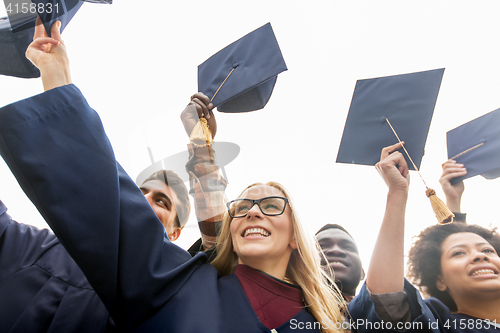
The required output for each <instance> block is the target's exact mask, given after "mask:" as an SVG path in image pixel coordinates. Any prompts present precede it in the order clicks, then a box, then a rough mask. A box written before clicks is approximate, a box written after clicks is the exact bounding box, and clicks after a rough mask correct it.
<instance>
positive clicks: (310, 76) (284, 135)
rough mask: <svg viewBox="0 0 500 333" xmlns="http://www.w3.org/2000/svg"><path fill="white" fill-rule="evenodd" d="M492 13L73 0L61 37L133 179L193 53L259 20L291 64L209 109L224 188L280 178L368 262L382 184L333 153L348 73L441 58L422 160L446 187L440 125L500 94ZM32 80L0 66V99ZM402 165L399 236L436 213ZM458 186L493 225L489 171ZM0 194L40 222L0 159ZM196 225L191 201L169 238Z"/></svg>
mask: <svg viewBox="0 0 500 333" xmlns="http://www.w3.org/2000/svg"><path fill="white" fill-rule="evenodd" d="M2 9H3V8H2ZM2 9H0V17H1V16H5V15H2V14H4V13H3V12H2ZM499 21H500V2H498V1H496V0H493V1H456V0H444V1H435V0H432V1H401V0H390V1H379V0H376V1H374V0H365V1H339V0H320V1H294V0H288V1H269V0H267V1H261V0H253V1H249V2H248V1H247V2H241V1H222V0H220V1H210V2H209V1H175V2H173V1H158V0H154V1H153V0H149V1H131V0H115V3H114V4H113V5H96V4H91V3H86V4H84V5H83V7H82V8H81V9H80V11H79V12H78V13H77V15H76V16H75V18H74V19H73V21H72V22H71V23H70V24H69V26H68V27H67V29H66V31H65V32H64V33H63V38H64V41H65V44H66V45H67V48H68V52H69V56H70V60H71V69H72V77H73V82H74V83H75V84H76V85H77V86H78V87H79V88H80V89H81V90H82V92H83V93H84V95H85V96H86V97H87V100H88V102H89V103H90V105H91V106H92V107H93V108H95V109H96V110H97V111H98V112H99V114H100V115H101V118H102V121H103V123H104V127H105V129H106V131H107V133H108V136H109V138H110V140H111V143H112V144H113V147H114V149H115V153H116V156H117V159H118V161H119V162H120V163H121V164H122V165H123V166H124V167H125V169H126V170H127V171H128V172H129V174H130V175H131V176H132V177H133V178H135V177H136V176H137V175H138V174H139V173H140V172H141V171H142V170H143V169H144V168H146V167H147V166H148V165H149V164H150V159H149V156H148V154H147V146H150V147H151V148H152V151H153V154H154V157H155V159H156V160H160V159H163V158H165V157H167V156H170V155H173V154H175V153H178V152H181V151H184V150H185V149H186V143H187V136H186V134H185V133H184V130H183V127H182V124H181V122H180V119H179V114H180V112H181V111H182V110H183V108H184V106H185V105H186V104H187V103H188V102H189V97H190V96H191V95H192V94H193V93H194V92H196V91H197V66H198V65H199V64H200V63H202V62H203V61H204V60H205V59H207V58H208V57H209V56H211V55H212V54H213V53H215V52H217V51H218V50H219V49H221V48H223V47H224V46H226V45H227V44H230V43H231V42H233V41H234V40H236V39H238V38H240V37H242V36H243V35H245V34H247V33H248V32H250V31H252V30H254V29H256V28H258V27H260V26H262V25H263V24H265V23H267V22H271V24H272V26H273V29H274V32H275V34H276V37H277V39H278V43H279V44H280V47H281V50H282V53H283V56H284V58H285V61H286V64H287V66H288V69H289V70H288V71H287V72H284V73H282V74H280V76H279V78H278V81H277V84H276V87H275V90H274V93H273V95H272V97H271V100H270V102H269V103H268V105H267V106H266V108H265V109H264V110H261V111H256V112H253V113H248V114H221V113H216V117H217V120H218V124H219V130H218V134H217V137H216V141H221V142H224V141H225V142H233V143H236V144H238V145H239V146H240V147H241V152H240V155H239V156H238V157H237V158H236V160H234V162H232V163H231V164H229V165H228V166H226V169H225V170H226V173H227V176H228V180H229V186H228V190H227V195H228V197H229V198H230V199H231V198H234V197H236V196H237V195H238V194H239V193H240V192H241V190H242V189H243V188H244V187H246V186H247V185H249V184H250V183H252V182H255V181H268V180H274V181H278V182H280V183H282V184H283V185H284V186H285V187H287V188H288V190H289V191H290V192H291V194H292V196H293V199H294V204H295V206H296V207H297V209H298V213H299V215H300V217H301V220H302V223H304V224H305V225H306V226H307V228H308V229H309V231H310V232H311V234H314V233H315V232H316V231H317V230H318V229H319V228H320V227H321V226H322V225H323V224H325V223H339V224H342V225H344V226H345V227H346V228H347V229H348V230H349V232H350V233H351V234H352V235H353V236H354V238H355V239H356V241H357V243H358V246H359V248H360V254H361V257H362V260H363V264H364V266H365V268H367V267H368V263H369V260H370V254H371V250H372V248H373V245H374V241H375V237H376V235H377V233H378V229H379V226H380V222H381V220H382V216H383V212H384V208H385V199H386V186H385V184H384V182H383V181H382V179H381V178H380V177H379V175H378V173H377V172H376V171H375V169H374V168H373V167H369V166H359V165H345V164H337V163H335V160H336V156H337V150H338V146H339V143H340V139H341V136H342V132H343V128H344V123H345V119H346V117H347V112H348V110H349V105H350V101H351V97H352V93H353V90H354V86H355V83H356V80H357V79H365V78H371V77H379V76H387V75H395V74H403V73H409V72H415V71H422V70H428V69H435V68H443V67H444V68H446V70H445V73H444V77H443V81H442V84H441V90H440V93H439V97H438V99H437V103H436V108H435V110H434V116H433V120H432V123H431V127H430V131H429V136H428V139H427V144H426V151H425V156H424V158H423V160H422V165H421V173H422V175H423V177H424V179H425V180H426V182H427V184H428V185H429V187H432V188H434V189H435V190H436V191H437V192H438V196H440V197H441V198H443V199H444V195H443V193H442V190H441V188H440V186H439V183H438V178H439V176H440V174H441V163H443V162H444V161H445V160H446V156H447V153H446V132H447V131H449V130H451V129H453V128H455V127H457V126H459V125H461V124H463V123H465V122H467V121H469V120H472V119H474V118H476V117H478V116H481V115H483V114H485V113H487V112H489V111H492V110H494V109H497V108H499V107H500V97H499V96H500V94H499V91H500V80H499V78H500V62H499V60H498V36H499V33H500V27H499V25H498V22H499ZM40 92H42V84H41V81H40V80H39V79H31V80H26V79H18V78H12V77H6V76H0V105H1V106H3V105H6V104H9V103H12V102H15V101H18V100H20V99H23V98H27V97H30V96H33V95H35V94H37V93H40ZM144 132H147V133H148V134H147V135H144ZM360 135H362V133H360ZM499 153H500V152H499ZM411 177H412V182H411V186H410V198H409V204H408V209H407V229H406V230H407V237H406V238H407V247H409V245H410V242H411V236H413V235H416V234H417V233H418V232H419V231H420V230H421V229H423V228H425V227H427V226H429V225H432V224H434V223H436V219H435V217H434V216H433V213H432V209H431V207H430V203H429V200H428V199H427V197H426V196H425V194H424V192H425V187H424V185H423V183H422V181H421V180H420V179H419V177H418V175H417V174H416V173H413V172H412V174H411ZM465 185H466V191H465V194H464V197H463V204H462V210H463V211H464V212H466V213H468V221H469V222H470V223H477V224H481V225H484V226H488V225H490V224H492V225H495V226H498V225H499V217H498V214H497V213H496V209H495V208H494V207H496V206H497V205H498V198H497V197H498V195H499V192H500V189H499V185H500V180H498V179H496V180H489V181H487V180H485V179H483V178H482V177H480V176H477V177H474V178H471V179H468V180H466V182H465ZM0 199H1V200H3V201H4V203H5V204H6V205H7V206H8V208H9V213H10V214H11V215H12V216H13V217H14V219H16V220H18V221H19V222H24V223H30V224H35V225H38V226H42V227H43V226H46V225H45V224H44V221H43V220H42V218H41V217H40V216H39V215H38V213H37V212H36V210H35V209H34V207H33V205H32V204H31V202H29V201H28V200H27V199H26V197H25V195H24V193H23V192H22V191H21V190H20V188H19V186H18V184H17V183H16V181H15V179H14V178H13V176H12V174H11V173H10V171H9V170H8V168H7V167H6V165H5V163H4V162H3V160H2V161H1V162H0ZM197 237H198V231H197V228H196V225H195V217H194V214H193V215H192V218H191V220H190V222H189V223H188V227H187V228H186V229H185V230H184V231H183V234H182V235H181V238H180V240H179V241H178V242H177V244H178V245H180V246H181V247H184V248H187V247H188V246H189V245H190V244H191V243H192V242H193V241H194V240H195V239H197Z"/></svg>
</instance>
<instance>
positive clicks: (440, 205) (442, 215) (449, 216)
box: [425, 188, 455, 224]
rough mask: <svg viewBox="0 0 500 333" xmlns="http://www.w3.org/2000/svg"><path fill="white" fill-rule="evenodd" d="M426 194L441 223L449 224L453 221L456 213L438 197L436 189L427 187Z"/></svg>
mask: <svg viewBox="0 0 500 333" xmlns="http://www.w3.org/2000/svg"><path fill="white" fill-rule="evenodd" d="M425 194H426V195H427V196H428V197H429V199H430V200H431V206H432V210H434V214H436V217H437V219H438V221H439V223H441V224H448V223H451V222H453V218H454V217H455V215H454V214H453V213H452V212H451V210H450V209H449V208H448V206H446V205H445V204H444V202H443V201H442V200H441V199H439V198H438V196H437V195H436V191H434V190H433V189H432V188H427V190H426V191H425Z"/></svg>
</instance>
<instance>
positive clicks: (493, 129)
mask: <svg viewBox="0 0 500 333" xmlns="http://www.w3.org/2000/svg"><path fill="white" fill-rule="evenodd" d="M446 141H447V146H448V158H449V159H454V160H456V161H457V162H458V163H461V164H463V165H464V166H465V168H467V174H466V175H465V176H463V177H457V178H453V179H452V180H451V183H452V184H455V183H458V182H459V181H462V180H464V179H467V178H470V177H473V176H476V175H482V176H483V177H484V178H486V179H493V178H497V177H500V109H496V110H495V111H491V112H489V113H487V114H485V115H483V116H481V117H479V118H476V119H474V120H471V121H469V122H468V123H465V124H463V125H461V126H459V127H457V128H455V129H452V130H451V131H449V132H448V133H446ZM457 155H458V156H457Z"/></svg>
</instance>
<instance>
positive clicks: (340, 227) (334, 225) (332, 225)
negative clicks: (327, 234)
mask: <svg viewBox="0 0 500 333" xmlns="http://www.w3.org/2000/svg"><path fill="white" fill-rule="evenodd" d="M328 229H340V230H342V231H343V232H345V233H346V234H348V235H349V236H350V237H351V238H352V239H354V238H353V237H352V236H351V234H350V233H348V232H347V230H345V228H344V227H343V226H341V225H340V224H335V223H328V224H325V225H324V226H322V227H321V229H319V230H318V232H316V233H315V234H314V235H317V234H319V233H320V232H323V231H325V230H328Z"/></svg>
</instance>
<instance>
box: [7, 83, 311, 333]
mask: <svg viewBox="0 0 500 333" xmlns="http://www.w3.org/2000/svg"><path fill="white" fill-rule="evenodd" d="M0 152H1V154H2V156H3V158H4V159H5V161H6V162H7V164H8V166H9V167H10V169H11V171H12V172H13V174H14V175H15V177H16V178H17V180H18V182H19V183H20V185H21V186H22V188H23V190H24V191H25V193H26V194H27V195H28V197H29V198H30V199H31V201H32V202H33V203H34V204H35V205H36V207H37V208H38V210H39V211H40V213H41V214H42V215H43V217H44V218H45V220H46V221H47V222H48V223H49V225H50V226H51V228H52V229H53V230H54V232H55V233H56V235H57V236H58V238H59V239H60V241H61V243H62V244H63V245H64V246H65V247H66V248H67V250H68V252H69V253H70V254H71V256H73V258H74V259H75V261H76V262H77V263H78V265H79V266H80V267H81V269H82V271H83V272H84V273H85V275H86V276H87V278H88V280H89V282H90V284H91V285H92V286H93V288H94V289H95V291H96V292H97V293H98V294H99V296H100V297H101V299H102V300H103V302H104V303H105V305H106V307H107V308H108V310H109V311H110V313H111V315H112V317H113V319H114V320H115V323H116V325H117V327H118V328H119V329H121V330H123V331H133V330H135V331H137V332H148V333H149V332H182V333H185V332H196V333H199V332H205V333H210V332H213V333H220V332H232V333H234V332H241V333H244V332H251V333H256V332H269V331H270V330H269V329H268V328H266V327H265V326H264V325H263V324H262V323H260V321H259V320H258V318H257V316H256V314H255V313H254V311H253V310H252V307H251V305H250V303H249V301H248V299H247V298H246V296H245V294H244V292H243V289H242V288H241V285H240V284H239V282H238V280H237V278H236V276H234V275H229V276H227V277H224V278H220V276H219V274H218V272H217V270H216V269H215V268H214V267H213V266H212V265H210V264H208V263H206V260H207V257H206V255H205V254H203V253H200V254H197V255H196V256H194V257H193V258H192V257H191V256H190V255H189V253H188V252H186V251H184V250H183V249H181V248H180V247H178V246H177V245H175V244H173V243H171V242H170V241H169V240H168V237H167V235H166V233H165V230H164V228H163V226H162V225H161V223H160V222H159V220H158V218H157V217H156V215H155V214H154V212H153V210H152V209H151V207H150V206H149V204H148V202H147V200H146V199H145V197H144V195H143V194H142V193H141V191H140V190H139V189H138V188H137V186H136V185H135V183H134V181H133V180H132V179H131V178H130V177H129V176H128V175H127V174H126V173H125V171H124V170H123V169H122V168H121V166H120V165H119V164H118V163H117V162H116V160H115V157H114V155H113V150H112V148H111V145H110V143H109V140H108V138H107V137H106V134H105V133H104V129H103V127H102V124H101V121H100V119H99V116H98V115H97V113H96V112H95V111H93V110H92V109H91V108H90V107H89V105H88V104H87V102H86V100H85V98H84V97H83V95H82V94H81V93H80V91H79V90H78V88H77V87H76V86H74V85H67V86H63V87H59V88H56V89H52V90H49V91H47V92H45V93H43V94H40V95H37V96H34V97H32V98H29V99H26V100H22V101H19V102H17V103H14V104H11V105H8V106H6V107H4V108H2V109H0ZM318 324H319V323H316V324H315V321H314V318H313V317H312V315H311V314H310V313H309V312H308V311H307V310H305V309H303V310H302V311H301V312H299V313H298V314H297V315H296V316H295V317H294V318H292V319H291V320H290V321H289V322H287V323H284V324H283V325H282V326H280V327H278V328H276V331H277V332H280V333H283V332H319V325H318ZM300 328H303V329H300ZM308 328H311V329H308Z"/></svg>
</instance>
